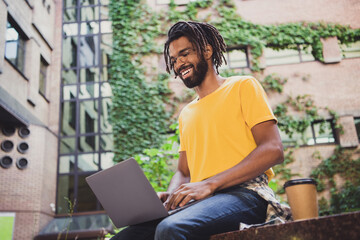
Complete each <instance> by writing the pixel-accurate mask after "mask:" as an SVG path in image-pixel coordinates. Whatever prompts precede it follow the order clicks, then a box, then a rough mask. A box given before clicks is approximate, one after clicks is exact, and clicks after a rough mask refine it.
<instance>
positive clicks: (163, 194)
mask: <svg viewBox="0 0 360 240" xmlns="http://www.w3.org/2000/svg"><path fill="white" fill-rule="evenodd" d="M157 195H158V197H159V198H160V200H161V201H162V202H163V203H165V202H166V200H168V198H169V196H170V193H169V192H157Z"/></svg>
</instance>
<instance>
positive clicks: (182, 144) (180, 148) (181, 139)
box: [179, 114, 185, 152]
mask: <svg viewBox="0 0 360 240" xmlns="http://www.w3.org/2000/svg"><path fill="white" fill-rule="evenodd" d="M179 137H180V147H179V152H182V151H185V146H184V141H183V136H182V118H181V114H180V116H179Z"/></svg>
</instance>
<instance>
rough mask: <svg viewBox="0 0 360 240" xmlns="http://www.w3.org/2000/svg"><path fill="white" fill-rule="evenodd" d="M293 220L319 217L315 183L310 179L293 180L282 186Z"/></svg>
mask: <svg viewBox="0 0 360 240" xmlns="http://www.w3.org/2000/svg"><path fill="white" fill-rule="evenodd" d="M284 188H285V192H286V195H287V198H288V202H289V205H290V208H291V212H292V215H293V219H294V220H300V219H309V218H316V217H318V216H319V213H318V203H317V197H316V181H315V180H314V179H311V178H303V179H294V180H290V181H287V182H286V183H285V184H284Z"/></svg>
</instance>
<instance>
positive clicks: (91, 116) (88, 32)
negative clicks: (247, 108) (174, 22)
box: [0, 0, 360, 240]
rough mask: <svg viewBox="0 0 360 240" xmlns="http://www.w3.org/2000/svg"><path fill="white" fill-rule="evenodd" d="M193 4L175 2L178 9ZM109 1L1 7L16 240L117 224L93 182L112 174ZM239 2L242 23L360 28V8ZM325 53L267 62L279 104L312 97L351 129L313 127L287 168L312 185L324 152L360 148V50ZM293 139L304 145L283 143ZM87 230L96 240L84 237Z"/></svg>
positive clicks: (354, 1) (8, 198)
mask: <svg viewBox="0 0 360 240" xmlns="http://www.w3.org/2000/svg"><path fill="white" fill-rule="evenodd" d="M145 2H146V3H147V4H148V5H149V7H150V8H152V9H153V10H154V11H155V10H159V9H167V7H168V4H169V2H170V1H168V0H147V1H144V3H145ZM189 2H190V0H176V1H175V3H176V4H178V5H179V8H182V7H184V4H187V3H189ZM109 3H110V0H0V143H1V149H0V164H1V166H0V182H1V184H0V230H3V229H2V226H5V225H2V224H1V223H6V224H8V225H7V226H8V227H7V229H11V236H12V239H21V240H22V239H33V238H34V237H36V239H58V237H59V236H61V234H63V233H65V231H66V227H67V226H70V225H68V219H69V218H68V216H69V213H74V214H73V216H72V219H73V222H74V223H76V224H77V225H78V227H74V228H72V229H71V231H70V232H73V233H74V234H73V235H69V236H68V239H75V238H79V237H80V238H81V237H83V238H86V239H97V237H100V238H101V237H102V236H103V235H104V234H105V232H106V231H104V232H101V231H96V230H97V229H99V228H101V227H103V228H104V227H108V226H110V225H111V224H110V223H109V220H108V218H106V217H105V216H104V215H103V214H101V213H102V212H101V210H102V208H101V205H100V204H99V203H98V202H97V200H96V198H95V196H94V195H93V194H92V192H91V190H90V189H89V187H88V186H87V184H86V182H85V178H86V177H87V176H89V175H91V174H92V173H94V172H97V171H99V170H102V169H105V168H108V167H110V166H112V165H113V162H112V157H113V155H114V146H113V135H112V127H111V124H110V122H109V109H110V106H111V96H112V94H111V88H110V85H109V78H110V76H109V74H108V68H109V65H110V64H111V63H110V60H109V56H110V55H111V53H112V33H111V21H110V20H109ZM234 3H235V4H236V8H237V13H238V14H239V15H240V16H242V17H243V19H245V20H247V21H250V22H254V23H257V24H277V23H289V22H300V21H305V22H317V21H324V22H336V23H339V24H342V25H350V26H351V27H352V28H360V16H359V14H358V13H359V11H360V1H358V0H350V1H332V0H319V1H315V2H314V1H311V0H302V1H299V0H288V1H286V2H285V3H284V1H281V0H267V1H264V0H246V1H245V0H242V1H240V0H234ZM205 11H206V10H205ZM200 14H201V13H200ZM323 46H324V63H321V62H319V61H315V60H314V57H313V56H312V55H311V54H309V52H308V51H305V50H304V49H302V47H301V46H299V48H298V50H284V51H274V50H272V49H271V48H266V49H265V51H264V53H263V56H262V57H261V67H262V71H263V72H262V76H266V75H270V74H275V73H276V74H279V75H280V76H282V77H284V78H287V79H288V82H287V83H286V84H285V85H284V93H283V94H277V93H271V94H270V95H269V98H270V102H271V104H272V105H273V106H276V104H278V103H280V102H282V101H284V100H285V96H290V95H293V96H295V95H304V94H309V95H311V96H312V98H313V99H314V101H315V103H316V105H317V106H318V107H320V108H322V109H325V107H329V108H330V109H332V110H334V111H336V112H337V113H338V114H339V116H340V118H339V121H340V122H341V123H342V124H343V126H344V134H343V135H341V136H338V135H337V134H336V132H335V131H332V130H328V131H326V132H324V133H321V135H319V134H320V132H319V131H318V125H317V124H318V123H316V122H314V123H313V124H312V127H311V128H309V129H308V131H307V134H306V138H305V139H300V138H299V139H298V140H296V141H299V142H298V143H299V144H300V145H301V147H300V148H298V149H296V150H295V151H294V157H295V161H294V162H293V163H291V164H290V165H289V166H290V167H291V168H292V169H294V170H296V171H295V172H298V173H299V174H301V176H302V177H308V176H309V175H310V173H311V170H312V169H313V168H314V167H316V166H317V165H318V164H319V162H320V160H317V159H314V158H313V157H312V154H313V153H314V151H319V152H320V153H321V154H322V155H323V157H327V156H330V155H331V154H332V152H333V151H334V149H335V147H336V146H337V145H341V146H343V147H350V148H355V149H356V148H358V144H359V137H360V100H359V96H358V89H360V79H359V76H360V43H359V42H356V43H354V44H352V45H351V46H340V45H339V44H338V41H337V40H336V39H333V38H331V39H324V42H323ZM226 57H227V60H228V63H229V64H228V66H224V68H223V69H231V70H233V71H237V72H239V73H242V72H245V73H250V67H251V65H250V58H251V55H250V51H249V49H248V48H247V47H246V46H241V47H238V46H230V48H229V49H228V53H227V55H226ZM161 58H162V56H161V55H159V56H156V57H155V59H157V60H156V61H151V64H150V65H151V67H153V65H154V64H155V67H156V68H157V71H159V72H161V71H164V66H163V62H162V61H161V60H160V59H161ZM145 65H146V64H145ZM260 77H261V76H260ZM170 87H171V88H172V90H173V91H174V92H175V93H176V94H179V95H181V94H182V93H183V90H184V87H183V85H182V83H181V81H180V80H179V79H171V81H170ZM324 116H325V117H326V119H328V120H331V116H330V115H326V114H325V115H324ZM327 124H328V125H329V126H330V128H329V129H332V127H333V126H332V125H331V124H332V123H331V122H330V121H329V122H328V123H327ZM283 140H284V144H288V145H291V144H294V142H293V141H294V140H289V139H288V138H287V136H286V135H285V134H283ZM95 223H96V224H95ZM64 226H65V228H64ZM81 229H82V230H85V231H83V233H84V232H87V233H88V234H87V235H86V234H85V235H81V234H80V235H79V233H78V232H79V231H81ZM76 231H78V232H76ZM39 233H40V234H39ZM0 234H1V233H0ZM59 234H60V235H59ZM0 236H1V235H0Z"/></svg>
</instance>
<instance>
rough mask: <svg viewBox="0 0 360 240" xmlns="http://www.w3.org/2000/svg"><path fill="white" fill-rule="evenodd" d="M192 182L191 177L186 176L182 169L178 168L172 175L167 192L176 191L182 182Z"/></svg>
mask: <svg viewBox="0 0 360 240" xmlns="http://www.w3.org/2000/svg"><path fill="white" fill-rule="evenodd" d="M188 182H190V177H188V176H185V175H184V174H183V173H182V172H181V171H179V170H177V171H176V172H175V174H174V176H173V177H172V179H171V181H170V183H169V187H168V189H167V192H169V193H172V192H174V191H175V190H176V189H177V188H178V187H179V186H180V185H181V184H184V183H188Z"/></svg>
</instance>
